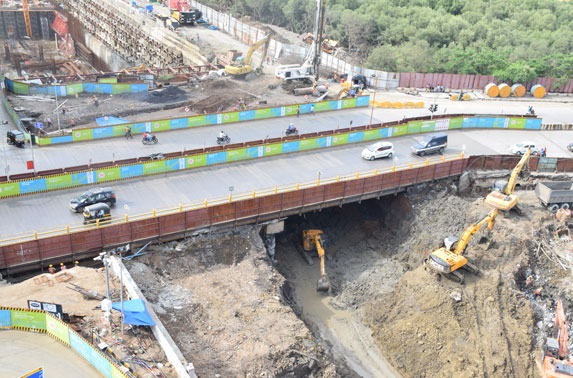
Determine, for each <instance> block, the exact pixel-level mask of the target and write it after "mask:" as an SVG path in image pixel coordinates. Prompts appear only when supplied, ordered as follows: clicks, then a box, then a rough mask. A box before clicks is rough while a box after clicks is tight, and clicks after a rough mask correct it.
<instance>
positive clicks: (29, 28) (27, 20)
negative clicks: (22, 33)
mask: <svg viewBox="0 0 573 378" xmlns="http://www.w3.org/2000/svg"><path fill="white" fill-rule="evenodd" d="M22 12H23V13H24V22H25V23H26V34H27V35H28V37H30V39H31V38H32V23H31V22H30V9H29V8H28V0H22Z"/></svg>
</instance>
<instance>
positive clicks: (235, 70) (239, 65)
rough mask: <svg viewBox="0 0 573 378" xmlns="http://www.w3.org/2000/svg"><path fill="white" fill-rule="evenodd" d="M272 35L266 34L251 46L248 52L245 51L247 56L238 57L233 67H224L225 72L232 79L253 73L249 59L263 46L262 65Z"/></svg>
mask: <svg viewBox="0 0 573 378" xmlns="http://www.w3.org/2000/svg"><path fill="white" fill-rule="evenodd" d="M271 35H272V33H269V34H267V36H266V37H265V38H263V39H261V40H260V41H257V42H256V43H255V44H254V45H252V46H251V48H250V49H249V51H247V55H245V57H244V59H243V57H239V59H237V62H236V63H235V64H234V65H226V66H225V72H226V73H227V74H229V75H231V76H234V77H245V76H247V74H250V73H251V72H253V67H252V66H251V58H252V57H253V53H254V52H255V51H256V50H257V49H258V48H259V47H261V46H262V45H265V48H264V52H263V58H262V60H261V66H262V65H263V61H264V60H265V55H267V49H268V46H269V42H270V40H271Z"/></svg>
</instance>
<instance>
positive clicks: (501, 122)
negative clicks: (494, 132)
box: [493, 117, 509, 128]
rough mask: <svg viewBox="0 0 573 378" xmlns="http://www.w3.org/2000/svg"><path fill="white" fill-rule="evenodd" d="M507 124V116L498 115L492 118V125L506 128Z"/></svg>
mask: <svg viewBox="0 0 573 378" xmlns="http://www.w3.org/2000/svg"><path fill="white" fill-rule="evenodd" d="M508 126H509V118H505V117H498V118H494V121H493V127H499V128H506V127H508Z"/></svg>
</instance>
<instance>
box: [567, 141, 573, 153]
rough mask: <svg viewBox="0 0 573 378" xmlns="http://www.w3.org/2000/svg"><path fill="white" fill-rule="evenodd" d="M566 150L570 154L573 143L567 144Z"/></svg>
mask: <svg viewBox="0 0 573 378" xmlns="http://www.w3.org/2000/svg"><path fill="white" fill-rule="evenodd" d="M567 149H568V150H569V151H570V152H573V143H569V145H568V146H567Z"/></svg>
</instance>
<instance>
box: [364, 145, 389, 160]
mask: <svg viewBox="0 0 573 378" xmlns="http://www.w3.org/2000/svg"><path fill="white" fill-rule="evenodd" d="M393 155H394V145H393V144H392V143H390V142H378V143H374V144H373V145H370V146H368V147H366V148H365V149H363V150H362V158H363V159H366V160H374V159H378V158H383V157H389V158H391V157H392V156H393Z"/></svg>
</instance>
